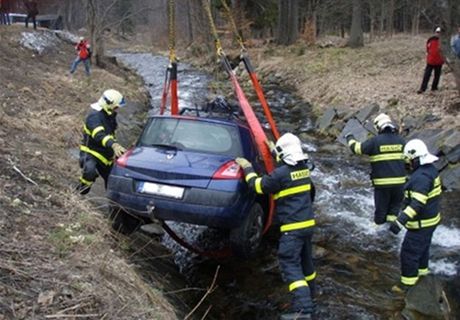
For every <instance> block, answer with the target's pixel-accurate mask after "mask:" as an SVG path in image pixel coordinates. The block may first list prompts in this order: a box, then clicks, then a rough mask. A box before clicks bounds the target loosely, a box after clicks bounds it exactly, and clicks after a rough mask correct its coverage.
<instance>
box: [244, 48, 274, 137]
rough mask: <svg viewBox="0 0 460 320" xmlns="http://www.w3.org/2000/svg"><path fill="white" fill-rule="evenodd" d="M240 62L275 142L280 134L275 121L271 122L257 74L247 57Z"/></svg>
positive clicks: (270, 115) (270, 114)
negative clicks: (250, 82)
mask: <svg viewBox="0 0 460 320" xmlns="http://www.w3.org/2000/svg"><path fill="white" fill-rule="evenodd" d="M242 60H243V63H244V66H245V67H246V70H247V71H248V73H249V77H250V78H251V81H252V85H253V86H254V89H255V91H256V93H257V97H258V98H259V101H260V103H261V105H262V107H263V108H264V113H265V117H266V118H267V120H268V123H269V124H270V128H271V130H272V133H273V136H274V137H275V140H278V139H279V137H280V133H279V131H278V128H277V127H276V123H275V121H274V120H273V116H272V113H271V111H270V108H269V107H268V103H267V100H265V95H264V91H263V89H262V87H261V85H260V82H259V79H258V78H257V74H256V73H255V71H254V68H253V67H252V65H251V61H250V60H249V58H248V57H246V56H243V58H242Z"/></svg>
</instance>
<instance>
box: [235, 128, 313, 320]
mask: <svg viewBox="0 0 460 320" xmlns="http://www.w3.org/2000/svg"><path fill="white" fill-rule="evenodd" d="M274 149H275V152H276V154H277V156H278V157H279V159H281V161H280V163H279V165H278V166H277V168H276V169H275V170H274V171H273V172H272V173H270V174H267V175H264V176H262V177H259V176H258V175H257V174H256V173H255V172H254V169H253V167H252V165H251V163H249V161H248V160H246V159H244V158H237V159H235V161H236V162H237V163H238V164H239V165H240V166H241V167H242V168H243V170H244V174H245V180H246V182H247V183H248V185H249V187H250V188H251V189H252V190H253V191H255V192H256V193H258V194H273V197H274V199H275V201H276V210H277V217H278V220H279V221H280V222H281V238H280V241H279V249H278V259H279V265H280V268H281V272H282V275H283V279H284V281H286V282H287V284H288V288H289V291H290V293H291V295H292V305H291V308H292V310H291V311H290V312H289V313H286V314H283V315H282V316H281V319H285V320H287V319H310V314H311V313H312V312H313V310H314V303H313V301H312V293H313V294H314V279H315V277H316V272H315V269H314V266H313V260H312V235H313V229H314V226H315V217H314V213H313V208H312V200H311V195H310V192H311V189H312V182H311V178H310V170H309V167H308V155H307V154H305V153H304V152H303V150H302V146H301V142H300V140H299V138H298V137H296V136H295V135H293V134H291V133H286V134H284V135H283V136H281V137H280V138H279V139H278V141H277V142H276V145H275V148H274Z"/></svg>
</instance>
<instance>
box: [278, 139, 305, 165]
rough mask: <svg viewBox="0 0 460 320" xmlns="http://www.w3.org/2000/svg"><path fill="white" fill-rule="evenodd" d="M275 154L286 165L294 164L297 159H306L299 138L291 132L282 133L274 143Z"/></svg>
mask: <svg viewBox="0 0 460 320" xmlns="http://www.w3.org/2000/svg"><path fill="white" fill-rule="evenodd" d="M275 150H276V154H277V155H278V156H279V157H280V158H281V159H282V160H283V161H284V162H286V163H287V164H288V165H291V166H294V165H296V164H297V162H299V161H303V160H308V155H307V154H306V153H304V152H303V150H302V143H301V142H300V139H299V138H298V137H297V136H295V135H293V134H292V133H285V134H283V135H282V136H281V137H280V138H279V139H278V141H276V145H275Z"/></svg>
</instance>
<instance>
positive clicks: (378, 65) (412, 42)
mask: <svg viewBox="0 0 460 320" xmlns="http://www.w3.org/2000/svg"><path fill="white" fill-rule="evenodd" d="M427 36H428V35H424V36H417V37H411V36H403V35H399V36H395V37H393V38H392V39H387V40H382V41H377V42H373V43H370V44H367V45H366V46H365V47H364V48H361V49H350V48H343V47H328V48H305V47H304V46H302V45H298V47H291V48H280V47H275V48H274V49H273V50H270V51H268V52H267V50H266V49H256V52H255V53H254V57H255V58H256V59H257V63H255V64H256V65H258V66H259V72H260V73H261V74H262V75H264V76H268V75H269V74H273V73H279V74H281V75H283V79H285V81H286V84H288V85H293V86H294V87H295V88H296V89H297V91H298V93H299V95H300V96H302V97H303V98H304V99H306V100H309V101H311V102H312V103H313V105H314V107H315V108H316V109H317V110H318V112H321V110H322V109H324V108H326V107H328V106H336V107H348V108H352V109H353V108H360V107H363V106H366V105H368V104H370V103H375V102H376V103H378V104H379V105H380V106H381V107H382V108H383V109H384V110H386V111H387V112H390V114H392V115H393V116H394V117H396V118H399V119H401V118H402V117H404V116H405V115H408V114H417V115H421V114H425V113H433V114H434V115H435V116H439V117H440V118H442V121H439V122H437V123H436V124H435V126H438V127H443V126H449V127H458V126H459V123H460V121H459V120H460V119H459V112H458V111H459V110H458V107H452V106H455V105H456V104H458V103H459V99H460V97H458V93H457V91H456V87H455V81H454V77H453V75H452V72H451V71H450V69H449V68H448V67H447V66H444V67H443V74H442V76H441V84H440V89H441V90H440V91H438V92H436V93H425V94H423V95H419V94H417V93H416V91H417V90H418V88H419V86H420V83H421V81H422V76H423V71H424V68H425V58H424V57H425V51H424V48H425V41H426V37H427ZM261 51H262V52H261Z"/></svg>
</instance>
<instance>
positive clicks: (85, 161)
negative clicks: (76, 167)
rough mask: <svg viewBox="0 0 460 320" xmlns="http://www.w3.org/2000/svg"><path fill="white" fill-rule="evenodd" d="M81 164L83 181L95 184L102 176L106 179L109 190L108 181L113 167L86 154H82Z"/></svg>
mask: <svg viewBox="0 0 460 320" xmlns="http://www.w3.org/2000/svg"><path fill="white" fill-rule="evenodd" d="M79 162H80V168H82V178H83V179H85V180H86V181H90V182H94V181H96V178H97V177H98V176H99V175H100V176H101V177H102V179H104V184H105V188H106V189H107V180H108V178H109V175H110V171H111V170H112V165H110V166H106V165H105V164H103V163H102V162H101V161H100V160H99V159H97V158H96V157H94V156H92V155H91V154H89V153H86V152H80V161H79Z"/></svg>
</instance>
